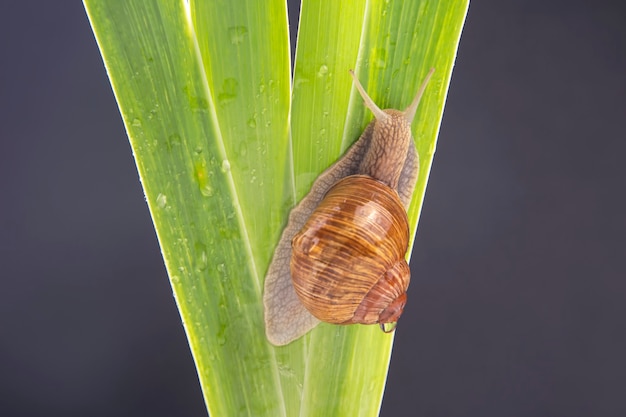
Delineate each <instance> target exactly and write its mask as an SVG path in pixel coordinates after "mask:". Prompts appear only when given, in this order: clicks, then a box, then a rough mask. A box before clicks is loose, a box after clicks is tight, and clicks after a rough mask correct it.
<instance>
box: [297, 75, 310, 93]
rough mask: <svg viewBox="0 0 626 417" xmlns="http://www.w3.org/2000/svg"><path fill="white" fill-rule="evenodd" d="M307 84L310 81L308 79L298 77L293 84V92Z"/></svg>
mask: <svg viewBox="0 0 626 417" xmlns="http://www.w3.org/2000/svg"><path fill="white" fill-rule="evenodd" d="M309 82H311V80H309V79H308V78H302V77H298V78H296V79H295V80H294V82H293V88H294V90H295V89H297V88H300V85H302V84H306V83H309Z"/></svg>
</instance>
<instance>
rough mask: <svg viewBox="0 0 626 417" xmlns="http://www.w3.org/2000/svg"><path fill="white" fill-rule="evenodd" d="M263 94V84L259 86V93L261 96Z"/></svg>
mask: <svg viewBox="0 0 626 417" xmlns="http://www.w3.org/2000/svg"><path fill="white" fill-rule="evenodd" d="M264 92H265V84H261V85H260V86H259V93H261V94H263V93H264Z"/></svg>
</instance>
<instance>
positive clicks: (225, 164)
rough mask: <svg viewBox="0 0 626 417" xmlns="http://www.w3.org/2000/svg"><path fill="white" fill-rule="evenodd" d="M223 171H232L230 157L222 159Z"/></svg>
mask: <svg viewBox="0 0 626 417" xmlns="http://www.w3.org/2000/svg"><path fill="white" fill-rule="evenodd" d="M222 172H230V162H228V159H224V160H223V161H222Z"/></svg>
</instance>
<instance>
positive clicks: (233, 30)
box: [228, 26, 248, 45]
mask: <svg viewBox="0 0 626 417" xmlns="http://www.w3.org/2000/svg"><path fill="white" fill-rule="evenodd" d="M247 33H248V28H246V27H245V26H231V27H229V28H228V36H229V37H230V43H232V44H233V45H239V44H240V43H242V42H243V41H244V40H245V37H246V34H247Z"/></svg>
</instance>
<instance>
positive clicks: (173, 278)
mask: <svg viewBox="0 0 626 417" xmlns="http://www.w3.org/2000/svg"><path fill="white" fill-rule="evenodd" d="M170 280H171V281H172V284H178V283H180V277H179V276H178V275H172V276H171V277H170Z"/></svg>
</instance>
